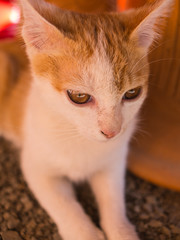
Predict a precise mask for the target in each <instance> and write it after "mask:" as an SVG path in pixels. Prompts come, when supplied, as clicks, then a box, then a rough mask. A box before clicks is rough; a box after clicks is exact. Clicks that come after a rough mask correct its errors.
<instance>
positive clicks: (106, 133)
mask: <svg viewBox="0 0 180 240" xmlns="http://www.w3.org/2000/svg"><path fill="white" fill-rule="evenodd" d="M101 133H102V134H103V135H104V136H105V137H106V138H113V137H115V136H116V135H117V133H116V132H110V131H101Z"/></svg>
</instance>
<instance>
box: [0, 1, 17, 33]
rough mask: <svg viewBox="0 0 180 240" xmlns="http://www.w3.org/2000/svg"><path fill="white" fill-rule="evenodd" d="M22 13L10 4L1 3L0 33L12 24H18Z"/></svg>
mask: <svg viewBox="0 0 180 240" xmlns="http://www.w3.org/2000/svg"><path fill="white" fill-rule="evenodd" d="M19 18H20V11H19V9H18V8H17V7H15V6H13V5H12V4H10V3H4V2H0V31H1V30H3V29H4V28H5V27H7V26H8V25H10V24H17V23H18V22H19Z"/></svg>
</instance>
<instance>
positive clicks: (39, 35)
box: [21, 0, 68, 51]
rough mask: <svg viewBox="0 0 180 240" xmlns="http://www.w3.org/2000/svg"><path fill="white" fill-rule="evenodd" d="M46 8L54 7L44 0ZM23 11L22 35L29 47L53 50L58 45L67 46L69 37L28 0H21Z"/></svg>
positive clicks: (39, 49) (38, 49)
mask: <svg viewBox="0 0 180 240" xmlns="http://www.w3.org/2000/svg"><path fill="white" fill-rule="evenodd" d="M42 4H43V6H44V7H46V8H48V7H49V8H52V6H51V5H50V4H47V3H45V2H42ZM21 6H22V12H23V18H24V22H23V29H22V36H23V38H24V40H25V43H26V45H27V47H30V48H33V49H34V50H37V51H42V50H46V51H47V50H50V49H51V50H52V49H54V48H56V47H61V48H62V49H63V48H65V47H66V45H67V41H68V39H67V38H66V37H65V36H64V35H63V34H62V33H61V32H60V31H59V30H58V29H57V28H56V27H55V26H54V25H53V24H51V23H50V22H49V21H47V20H46V19H45V18H44V17H43V16H41V15H40V13H39V12H38V11H37V10H36V9H35V8H34V7H33V6H32V5H31V4H30V3H29V2H28V1H27V0H21Z"/></svg>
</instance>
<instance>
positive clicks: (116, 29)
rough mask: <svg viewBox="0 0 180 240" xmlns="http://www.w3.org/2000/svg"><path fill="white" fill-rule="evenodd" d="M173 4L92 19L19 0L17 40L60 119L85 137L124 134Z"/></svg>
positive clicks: (144, 88)
mask: <svg viewBox="0 0 180 240" xmlns="http://www.w3.org/2000/svg"><path fill="white" fill-rule="evenodd" d="M172 2H173V0H164V1H163V0H159V1H156V3H155V4H151V5H147V6H144V7H142V8H141V9H138V10H130V11H127V12H124V13H106V14H99V15H96V14H91V15H90V14H79V13H74V12H69V11H63V10H61V9H59V8H57V7H55V6H54V5H50V4H47V3H45V2H42V1H39V0H38V1H32V0H31V3H29V2H27V0H22V7H23V15H24V25H23V31H22V35H23V37H24V40H25V44H26V48H27V53H28V56H29V59H30V62H31V66H32V73H33V76H34V79H35V84H36V86H37V88H38V91H39V95H40V97H42V98H43V99H44V101H45V102H46V104H47V107H48V108H49V109H52V111H54V112H56V113H57V118H58V117H59V118H60V117H61V116H63V118H65V119H67V121H68V122H70V123H71V124H72V125H73V126H74V127H75V128H76V129H78V132H79V133H80V134H81V135H83V136H85V137H87V138H92V139H97V140H107V139H110V138H112V137H114V136H116V135H118V136H119V135H121V134H123V133H124V131H125V130H126V129H127V128H128V126H129V125H130V124H132V122H134V120H135V118H136V115H137V113H138V111H139V109H140V107H141V105H142V103H143V101H144V99H145V97H146V95H147V88H148V87H147V86H148V74H149V66H148V63H147V53H148V50H149V48H150V46H151V45H152V43H153V42H154V40H155V39H157V37H158V35H159V34H158V30H157V25H156V24H157V21H158V22H160V21H162V19H163V18H164V17H166V14H167V13H168V11H169V8H170V6H171V5H172Z"/></svg>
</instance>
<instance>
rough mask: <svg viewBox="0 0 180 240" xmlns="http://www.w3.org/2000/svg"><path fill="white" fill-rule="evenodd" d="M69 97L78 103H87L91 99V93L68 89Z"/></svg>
mask: <svg viewBox="0 0 180 240" xmlns="http://www.w3.org/2000/svg"><path fill="white" fill-rule="evenodd" d="M67 94H68V97H69V98H70V100H71V101H72V102H74V103H76V104H85V103H88V102H89V101H90V100H91V95H89V94H87V93H80V92H77V91H73V90H67Z"/></svg>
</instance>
